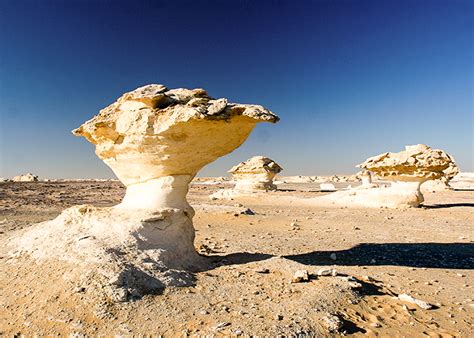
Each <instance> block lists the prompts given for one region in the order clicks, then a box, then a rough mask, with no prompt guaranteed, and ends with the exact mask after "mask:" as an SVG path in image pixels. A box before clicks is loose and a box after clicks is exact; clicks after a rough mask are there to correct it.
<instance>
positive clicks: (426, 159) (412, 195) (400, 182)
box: [324, 144, 454, 208]
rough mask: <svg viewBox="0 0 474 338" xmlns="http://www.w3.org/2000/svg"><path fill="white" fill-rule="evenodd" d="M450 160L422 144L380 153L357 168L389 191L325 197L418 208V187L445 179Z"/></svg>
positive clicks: (351, 202)
mask: <svg viewBox="0 0 474 338" xmlns="http://www.w3.org/2000/svg"><path fill="white" fill-rule="evenodd" d="M453 163H454V161H453V159H452V158H451V157H450V156H449V155H448V154H446V153H445V152H444V151H442V150H439V149H432V148H430V147H428V146H426V145H424V144H418V145H413V146H406V147H405V150H404V151H401V152H399V153H383V154H380V155H377V156H374V157H371V158H369V159H367V160H366V161H365V162H364V163H362V164H359V165H358V167H359V168H362V169H365V170H368V171H370V172H371V173H374V174H375V175H377V176H378V177H380V178H382V179H384V180H387V181H390V182H391V186H390V187H387V188H386V187H373V188H370V189H350V190H346V191H340V192H336V193H334V194H331V195H329V196H324V197H325V198H326V200H331V201H332V202H333V203H336V204H344V205H352V206H368V207H389V208H406V207H417V206H419V205H420V203H422V202H423V195H422V193H421V191H420V185H421V184H422V183H424V182H426V181H428V180H436V179H440V178H442V177H444V176H445V173H444V171H445V170H446V169H448V168H449V167H450V166H452V165H453Z"/></svg>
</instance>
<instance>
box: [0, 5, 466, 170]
mask: <svg viewBox="0 0 474 338" xmlns="http://www.w3.org/2000/svg"><path fill="white" fill-rule="evenodd" d="M473 4H474V2H473V1H467V0H466V1H460V0H450V1H447V0H446V1H355V0H354V1H289V0H288V1H161V2H160V1H132V0H130V1H77V0H76V1H74V0H72V1H71V0H70V1H51V0H43V1H19V0H14V1H8V0H0V114H1V115H0V176H3V177H11V176H13V175H16V174H19V173H23V172H28V171H31V172H34V173H36V174H39V175H40V176H41V177H45V178H46V177H65V178H74V177H113V174H112V172H111V170H110V169H109V168H108V167H106V166H105V165H104V164H103V163H102V161H100V160H99V159H98V158H97V157H96V156H95V154H94V152H93V146H92V145H90V144H89V143H88V142H87V141H86V140H85V139H83V138H77V137H74V136H73V135H72V134H71V133H70V130H72V129H73V128H75V127H78V126H79V125H80V124H81V123H82V122H84V121H85V120H87V119H89V118H91V117H92V116H93V115H95V114H96V113H97V112H98V111H99V110H100V109H102V108H104V107H105V106H107V105H109V104H110V103H112V102H113V101H114V100H115V99H116V98H117V97H119V96H120V95H121V94H122V93H124V92H125V91H128V90H132V89H134V88H136V87H138V86H142V85H145V84H148V83H162V84H165V85H166V86H168V87H169V88H175V87H188V88H190V87H203V88H205V89H206V90H207V91H208V92H209V94H210V95H211V96H213V97H227V98H229V100H231V101H234V102H241V103H258V104H262V105H264V106H266V107H268V108H269V109H271V110H273V111H274V112H275V113H277V114H278V115H279V116H280V117H281V121H280V123H279V124H277V125H269V124H259V125H258V126H257V128H256V129H255V130H254V132H253V133H252V135H251V136H250V137H249V139H248V141H247V142H246V143H244V145H243V146H242V147H241V148H239V149H238V150H236V151H235V152H233V153H232V154H230V155H228V156H226V157H224V158H222V159H220V160H218V161H216V162H215V163H213V164H211V165H209V166H207V167H206V168H205V169H204V170H203V171H202V172H201V175H216V176H222V175H225V174H226V170H227V169H228V168H230V167H231V166H232V165H234V164H235V163H238V162H240V161H242V160H245V159H247V158H248V157H250V156H252V155H260V154H261V155H267V156H270V157H271V158H273V159H274V160H276V161H277V162H278V163H279V164H280V165H281V166H282V167H284V169H285V171H284V172H283V173H285V174H287V175H290V174H291V175H297V174H305V175H317V174H333V173H351V172H355V171H356V170H357V169H356V168H354V165H355V164H357V163H360V162H362V161H364V160H365V159H366V158H367V157H369V156H372V155H376V154H378V153H381V152H384V151H399V150H402V149H403V147H404V145H406V144H416V143H426V144H428V145H431V146H432V147H437V148H441V149H444V150H446V151H447V152H449V153H450V154H452V155H453V156H454V157H455V158H456V160H457V162H458V164H459V165H460V167H461V169H462V170H464V171H474V159H473V157H474V155H473V154H474V150H473V148H474V141H473V89H474V86H473V79H474V74H473V62H474V61H473V21H474V19H473V18H474V17H473V8H474V7H473Z"/></svg>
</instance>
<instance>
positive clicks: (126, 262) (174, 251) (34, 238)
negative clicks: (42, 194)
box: [14, 84, 278, 300]
mask: <svg viewBox="0 0 474 338" xmlns="http://www.w3.org/2000/svg"><path fill="white" fill-rule="evenodd" d="M277 121H278V117H277V116H276V115H274V114H273V113H272V112H270V111H268V110H267V109H265V108H264V107H262V106H258V105H248V104H236V103H229V102H228V101H227V100H226V99H217V100H216V99H213V98H211V97H210V96H209V95H208V94H207V93H206V91H205V90H203V89H192V90H190V89H183V88H179V89H171V90H168V89H167V88H166V87H165V86H163V85H157V84H152V85H147V86H144V87H141V88H138V89H136V90H133V91H131V92H128V93H125V94H124V95H122V96H121V97H120V98H119V99H118V100H117V101H116V102H114V103H112V104H111V105H110V106H108V107H106V108H104V109H103V110H101V111H100V113H99V114H98V115H97V116H95V117H94V118H92V119H91V120H89V121H87V122H85V123H84V124H83V125H82V126H80V127H79V128H77V129H76V130H74V131H73V133H74V134H75V135H78V136H84V137H85V138H86V139H87V140H88V141H90V142H91V143H93V144H94V145H95V146H96V154H97V156H98V157H99V158H100V159H102V160H103V161H104V162H105V163H106V164H107V165H108V166H109V167H110V168H112V170H113V171H114V173H115V174H116V175H117V177H118V178H119V179H120V180H121V181H122V183H124V184H125V185H126V187H127V190H126V194H125V197H124V198H123V201H122V203H120V204H119V205H117V206H115V207H111V208H96V207H93V206H89V205H85V206H84V205H83V206H78V207H73V208H70V209H67V210H65V211H64V212H63V213H62V214H61V215H60V216H58V217H57V218H56V219H55V220H52V221H50V222H45V223H41V224H39V225H37V226H36V227H34V228H33V229H31V230H29V231H28V232H26V233H25V234H24V235H23V236H21V237H20V238H17V239H16V240H14V245H15V246H16V247H17V250H18V252H17V254H20V255H22V254H23V253H25V254H29V255H31V256H34V257H37V258H46V259H52V258H56V259H60V260H65V261H69V262H72V263H73V264H77V265H78V266H88V265H93V266H94V265H95V269H94V267H90V266H89V267H88V268H87V269H88V271H94V272H95V276H98V278H99V279H100V281H99V284H102V286H103V284H106V285H107V287H106V289H109V290H111V292H112V293H111V295H112V296H113V298H114V299H116V300H125V299H127V297H128V296H130V295H132V296H134V295H135V296H137V295H141V294H143V293H146V292H156V291H154V290H156V289H159V288H162V287H163V286H166V285H183V284H188V283H190V282H191V281H190V275H189V273H188V271H189V270H190V269H192V268H193V267H196V265H198V264H200V262H201V259H200V257H199V256H198V254H197V253H196V251H195V248H194V245H193V241H194V228H193V225H192V217H193V215H194V210H193V209H192V208H191V206H190V205H189V204H188V203H187V201H186V194H187V191H188V184H189V182H190V181H191V180H192V179H193V177H194V176H195V175H196V173H197V172H198V171H199V170H200V169H201V168H202V167H203V166H205V165H206V164H208V163H210V162H212V161H214V160H216V159H217V158H219V157H221V156H223V155H225V154H227V153H230V152H231V151H233V150H234V149H236V148H237V147H239V146H240V145H241V144H242V143H243V142H244V141H245V139H246V138H247V137H248V135H249V134H250V132H251V131H252V129H253V128H254V127H255V125H256V124H257V123H258V122H277ZM66 225H67V226H66ZM91 283H92V282H91ZM96 284H97V283H96Z"/></svg>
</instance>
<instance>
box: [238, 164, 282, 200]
mask: <svg viewBox="0 0 474 338" xmlns="http://www.w3.org/2000/svg"><path fill="white" fill-rule="evenodd" d="M282 170H283V169H282V168H281V167H280V166H279V165H278V164H277V163H276V162H275V161H273V160H272V159H270V158H268V157H264V156H254V157H252V158H250V159H248V160H247V161H244V162H241V163H239V164H237V165H236V166H234V167H232V168H231V169H230V170H229V173H231V174H232V177H233V178H234V179H235V180H236V184H235V188H234V189H235V190H238V191H249V192H252V191H262V190H263V191H269V190H276V185H274V184H273V179H274V178H275V175H276V174H278V173H279V172H281V171H282Z"/></svg>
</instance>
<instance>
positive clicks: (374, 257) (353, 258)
mask: <svg viewBox="0 0 474 338" xmlns="http://www.w3.org/2000/svg"><path fill="white" fill-rule="evenodd" d="M331 254H336V260H333V259H331ZM284 257H285V258H287V259H290V260H294V261H296V262H298V263H302V264H306V265H342V266H344V265H346V266H354V265H366V266H378V265H396V266H408V267H416V268H444V269H470V270H472V269H474V244H473V243H363V244H359V245H356V246H354V247H352V248H350V249H347V250H340V251H313V252H309V253H305V254H299V255H289V256H284ZM333 257H334V256H333Z"/></svg>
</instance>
